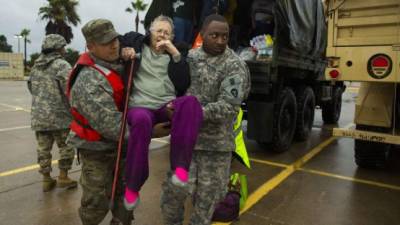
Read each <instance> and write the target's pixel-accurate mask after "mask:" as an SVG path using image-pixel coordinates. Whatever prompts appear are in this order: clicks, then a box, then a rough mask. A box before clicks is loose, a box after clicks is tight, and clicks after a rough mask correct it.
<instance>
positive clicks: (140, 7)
mask: <svg viewBox="0 0 400 225" xmlns="http://www.w3.org/2000/svg"><path fill="white" fill-rule="evenodd" d="M147 5H148V4H145V3H143V1H142V0H136V1H135V2H131V7H128V8H126V9H125V12H128V13H133V11H134V10H135V11H136V18H135V25H136V32H138V30H139V12H141V11H145V10H146V8H147Z"/></svg>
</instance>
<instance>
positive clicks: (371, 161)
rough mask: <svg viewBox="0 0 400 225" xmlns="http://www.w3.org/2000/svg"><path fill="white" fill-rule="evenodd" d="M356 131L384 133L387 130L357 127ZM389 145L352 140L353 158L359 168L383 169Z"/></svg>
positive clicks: (364, 126) (363, 126)
mask: <svg viewBox="0 0 400 225" xmlns="http://www.w3.org/2000/svg"><path fill="white" fill-rule="evenodd" d="M356 129H358V130H365V131H380V132H386V131H387V128H382V127H373V126H366V125H357V126H356ZM390 148H391V145H390V144H386V143H379V142H370V141H361V140H357V139H355V140H354V158H355V162H356V164H357V165H358V166H359V167H363V168H380V167H384V166H385V164H386V161H387V159H388V156H389V152H390Z"/></svg>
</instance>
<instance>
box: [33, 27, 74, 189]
mask: <svg viewBox="0 0 400 225" xmlns="http://www.w3.org/2000/svg"><path fill="white" fill-rule="evenodd" d="M66 44H67V42H66V41H65V39H64V38H63V37H62V36H60V35H58V34H50V35H47V36H46V37H45V39H44V41H43V44H42V54H41V55H40V56H39V58H38V59H37V60H36V61H35V65H34V66H33V68H32V71H31V74H30V82H29V83H28V87H29V90H30V92H31V94H32V109H31V127H32V130H34V131H35V134H36V139H37V142H38V147H37V153H38V163H39V165H40V170H39V172H40V173H42V174H43V191H45V192H46V191H50V190H52V189H53V188H54V187H55V185H56V183H57V186H58V187H67V188H73V187H76V186H77V182H76V181H74V180H71V179H70V178H69V177H68V170H70V169H71V165H72V162H73V160H74V154H75V153H74V149H73V148H72V147H70V146H68V145H67V144H66V143H65V140H66V138H67V135H68V132H69V128H68V127H69V124H70V122H71V115H70V113H69V108H68V107H67V106H66V98H65V94H64V93H65V86H66V79H67V77H68V73H69V71H70V69H71V66H70V65H69V63H68V62H67V61H65V60H64V59H63V54H64V53H65V49H64V46H65V45H66ZM54 141H55V142H56V143H57V146H58V148H59V151H60V159H59V160H58V166H59V168H60V176H59V177H58V181H57V182H56V180H54V179H53V178H51V176H50V172H51V170H52V168H51V149H52V146H53V143H54Z"/></svg>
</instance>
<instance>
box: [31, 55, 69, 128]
mask: <svg viewBox="0 0 400 225" xmlns="http://www.w3.org/2000/svg"><path fill="white" fill-rule="evenodd" d="M70 70H71V66H70V65H69V63H68V62H67V61H65V60H64V59H63V58H62V56H61V54H59V53H56V52H53V53H49V54H47V55H44V54H41V55H40V56H39V58H38V59H37V60H36V61H35V65H34V66H33V68H32V71H31V73H30V78H29V79H30V82H31V84H30V91H31V94H32V108H31V127H32V130H35V131H46V130H60V129H66V128H68V127H69V124H70V123H71V115H70V113H69V109H68V106H67V105H66V103H67V102H66V100H67V99H66V96H65V89H66V80H67V78H68V74H69V72H70Z"/></svg>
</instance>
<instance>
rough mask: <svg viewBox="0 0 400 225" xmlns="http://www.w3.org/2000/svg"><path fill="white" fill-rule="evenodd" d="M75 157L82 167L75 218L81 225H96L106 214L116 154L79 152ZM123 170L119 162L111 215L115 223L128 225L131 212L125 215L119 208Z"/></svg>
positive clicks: (122, 165) (130, 219)
mask: <svg viewBox="0 0 400 225" xmlns="http://www.w3.org/2000/svg"><path fill="white" fill-rule="evenodd" d="M79 154H80V161H81V163H82V174H81V177H80V184H81V186H82V198H81V207H80V208H79V216H80V218H81V221H82V224H83V225H97V224H100V223H101V221H102V220H103V219H104V217H105V216H106V215H107V213H108V211H109V204H110V197H111V190H112V182H113V177H114V166H115V160H116V154H115V153H112V152H98V151H93V150H84V149H79ZM123 168H124V160H121V164H120V169H119V171H120V174H119V178H118V185H117V189H116V194H115V202H114V207H113V209H112V210H111V212H112V214H113V217H114V218H117V219H119V220H120V221H121V222H122V224H123V225H130V224H131V222H132V220H133V212H132V211H127V210H126V209H125V208H124V206H123V193H124V192H123V187H124V186H125V184H124V182H123V180H122V177H123V172H124V169H123Z"/></svg>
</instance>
